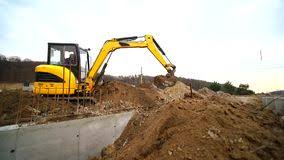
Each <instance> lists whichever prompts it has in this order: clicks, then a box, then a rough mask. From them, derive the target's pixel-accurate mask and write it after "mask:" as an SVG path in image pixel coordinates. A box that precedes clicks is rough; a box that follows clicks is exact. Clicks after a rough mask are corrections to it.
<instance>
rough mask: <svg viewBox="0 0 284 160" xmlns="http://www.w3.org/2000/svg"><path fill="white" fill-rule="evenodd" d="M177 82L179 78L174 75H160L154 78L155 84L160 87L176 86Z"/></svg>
mask: <svg viewBox="0 0 284 160" xmlns="http://www.w3.org/2000/svg"><path fill="white" fill-rule="evenodd" d="M176 82H177V78H176V77H175V76H172V75H167V76H162V75H159V76H156V77H155V78H154V85H155V86H157V87H158V88H160V89H165V88H166V87H171V86H174V85H175V84H176Z"/></svg>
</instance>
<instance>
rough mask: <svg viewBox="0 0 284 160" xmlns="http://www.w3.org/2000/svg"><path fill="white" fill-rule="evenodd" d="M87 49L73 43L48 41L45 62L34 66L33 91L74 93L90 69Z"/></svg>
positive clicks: (39, 92)
mask: <svg viewBox="0 0 284 160" xmlns="http://www.w3.org/2000/svg"><path fill="white" fill-rule="evenodd" d="M88 51H89V49H83V48H81V47H79V45H78V44H75V43H48V52H47V64H43V65H39V66H37V67H36V68H35V83H34V93H37V94H74V93H76V91H78V89H80V88H81V86H83V84H84V81H85V78H86V77H87V74H88V71H89V69H90V61H89V53H88ZM81 84H82V85H81Z"/></svg>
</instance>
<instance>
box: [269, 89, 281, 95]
mask: <svg viewBox="0 0 284 160" xmlns="http://www.w3.org/2000/svg"><path fill="white" fill-rule="evenodd" d="M270 94H272V95H284V90H280V91H273V92H270Z"/></svg>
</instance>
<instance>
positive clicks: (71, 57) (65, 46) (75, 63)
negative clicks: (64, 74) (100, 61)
mask: <svg viewBox="0 0 284 160" xmlns="http://www.w3.org/2000/svg"><path fill="white" fill-rule="evenodd" d="M47 64H48V65H57V66H64V67H67V68H68V69H70V70H71V72H72V73H73V74H74V76H75V77H76V79H77V80H78V82H84V79H85V78H86V76H87V73H88V71H89V69H90V62H89V53H88V49H83V48H80V47H79V45H78V44H75V43H48V54H47Z"/></svg>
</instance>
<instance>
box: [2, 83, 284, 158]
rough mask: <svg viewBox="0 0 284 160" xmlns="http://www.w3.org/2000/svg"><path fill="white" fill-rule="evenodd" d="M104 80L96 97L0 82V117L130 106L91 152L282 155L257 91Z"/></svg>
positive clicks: (49, 118) (80, 113)
mask: <svg viewBox="0 0 284 160" xmlns="http://www.w3.org/2000/svg"><path fill="white" fill-rule="evenodd" d="M161 88H163V87H159V86H158V87H157V86H155V85H153V84H151V83H148V84H143V85H140V86H133V85H130V84H126V83H122V82H118V81H111V82H107V83H105V84H104V85H102V86H99V87H98V88H97V90H96V92H95V95H94V97H95V98H96V99H97V103H96V104H92V103H91V102H90V101H85V102H84V103H83V104H82V102H80V103H79V104H78V103H76V102H67V101H57V100H56V99H55V97H43V96H34V95H33V94H32V93H29V92H22V91H18V90H16V91H15V90H14V91H8V90H3V91H2V92H1V93H0V105H1V106H0V125H7V124H15V123H18V124H19V123H27V122H32V123H48V122H53V121H62V120H68V119H76V118H83V117H88V116H99V115H106V114H112V113H119V112H124V111H129V110H134V111H136V114H135V115H134V116H133V118H132V119H131V120H130V122H129V123H128V125H127V127H126V128H125V130H124V132H123V133H122V135H121V136H120V137H119V139H117V140H116V141H115V143H114V144H112V145H109V146H108V147H106V148H105V149H104V150H103V151H102V157H99V158H98V157H95V158H94V159H153V160H154V159H188V160H190V159H192V160H194V159H197V160H199V159H204V160H205V159H206V160H207V159H224V160H225V159H231V160H246V159H247V160H251V159H252V160H260V159H263V160H266V159H275V160H277V159H279V160H280V159H284V132H283V128H281V127H280V124H279V117H277V116H275V115H273V113H272V112H271V111H270V110H261V101H260V97H258V96H232V95H229V94H227V93H223V92H217V93H216V92H213V91H211V90H209V89H208V88H203V89H200V90H199V91H193V93H191V89H190V87H189V86H187V85H185V84H183V83H181V82H179V81H176V82H175V83H174V85H173V86H171V87H164V88H163V89H161Z"/></svg>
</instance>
